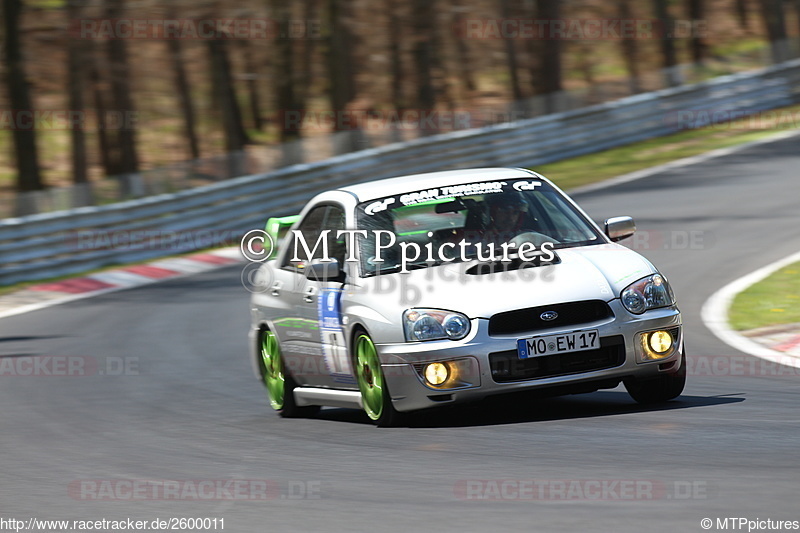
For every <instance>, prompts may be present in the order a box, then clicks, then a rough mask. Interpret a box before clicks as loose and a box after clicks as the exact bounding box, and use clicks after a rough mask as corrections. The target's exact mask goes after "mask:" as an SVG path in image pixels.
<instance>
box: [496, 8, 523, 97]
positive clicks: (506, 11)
mask: <svg viewBox="0 0 800 533" xmlns="http://www.w3.org/2000/svg"><path fill="white" fill-rule="evenodd" d="M508 2H509V0H500V17H501V18H502V19H503V20H509V19H510V18H511V8H510V6H509V5H508ZM502 39H503V44H504V45H505V49H506V60H507V61H508V73H509V76H510V81H511V98H512V99H513V101H514V102H519V101H520V100H522V87H521V86H520V83H519V63H518V61H517V47H516V44H515V43H514V39H512V38H511V37H510V36H508V35H506V36H503V37H502Z"/></svg>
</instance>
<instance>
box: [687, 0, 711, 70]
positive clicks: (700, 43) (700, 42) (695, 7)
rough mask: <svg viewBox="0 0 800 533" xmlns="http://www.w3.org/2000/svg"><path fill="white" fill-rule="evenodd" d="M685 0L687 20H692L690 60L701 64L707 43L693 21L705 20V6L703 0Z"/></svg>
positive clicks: (706, 50) (706, 49) (704, 57)
mask: <svg viewBox="0 0 800 533" xmlns="http://www.w3.org/2000/svg"><path fill="white" fill-rule="evenodd" d="M687 2H688V4H689V5H688V6H687V7H688V11H689V20H690V21H691V22H692V28H691V32H692V35H691V36H690V42H691V50H692V62H693V63H695V64H697V65H701V64H702V63H703V61H705V59H706V53H707V52H708V45H707V44H706V41H705V38H704V37H703V36H702V35H700V33H699V31H698V30H697V28H696V24H695V23H696V22H698V21H704V20H705V17H706V13H705V11H706V9H705V7H706V6H705V2H704V0H687Z"/></svg>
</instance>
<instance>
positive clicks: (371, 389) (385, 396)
mask: <svg viewBox="0 0 800 533" xmlns="http://www.w3.org/2000/svg"><path fill="white" fill-rule="evenodd" d="M354 347H355V357H354V364H355V374H356V381H358V389H359V390H360V391H361V404H362V405H363V406H364V411H365V412H366V413H367V416H368V417H369V418H370V420H372V421H373V422H375V424H376V425H378V426H379V427H391V426H395V425H397V424H398V423H399V421H400V413H398V412H397V410H396V409H395V408H394V406H393V405H392V398H391V397H390V396H389V389H388V387H387V385H386V377H385V376H384V375H383V370H382V369H381V362H380V358H379V357H378V350H377V349H376V348H375V344H374V343H373V342H372V339H371V338H370V337H369V335H367V334H366V332H364V331H360V332H358V333H357V334H356V336H355V342H354Z"/></svg>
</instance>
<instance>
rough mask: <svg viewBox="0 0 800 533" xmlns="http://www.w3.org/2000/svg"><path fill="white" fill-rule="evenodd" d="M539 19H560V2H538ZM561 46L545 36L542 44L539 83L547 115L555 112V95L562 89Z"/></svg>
mask: <svg viewBox="0 0 800 533" xmlns="http://www.w3.org/2000/svg"><path fill="white" fill-rule="evenodd" d="M538 12H539V17H540V18H542V19H544V20H546V21H555V20H559V19H560V18H561V0H539V2H538ZM551 24H552V23H551ZM562 49H563V46H562V43H561V41H560V40H559V39H556V38H552V37H551V36H549V35H548V36H547V37H546V38H545V40H544V41H543V43H542V70H541V76H539V81H540V83H541V85H540V87H541V92H542V94H544V95H546V110H547V112H548V113H553V112H555V111H557V110H558V109H557V103H556V98H557V95H556V93H558V92H560V91H561V90H562V89H563V85H562V81H561V80H562V77H561V52H562Z"/></svg>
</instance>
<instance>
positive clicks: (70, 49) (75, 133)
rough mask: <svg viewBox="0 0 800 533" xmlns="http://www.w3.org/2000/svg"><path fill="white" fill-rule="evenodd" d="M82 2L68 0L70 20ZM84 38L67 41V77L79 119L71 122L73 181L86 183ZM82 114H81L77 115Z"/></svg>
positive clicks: (72, 107)
mask: <svg viewBox="0 0 800 533" xmlns="http://www.w3.org/2000/svg"><path fill="white" fill-rule="evenodd" d="M81 11H82V9H81V3H80V2H79V1H78V0H67V16H68V17H69V19H70V20H79V19H80V18H81ZM84 44H85V43H84V41H83V40H82V39H75V38H71V39H68V41H67V64H68V68H69V74H68V77H67V84H68V90H67V92H68V94H69V109H70V112H72V113H76V116H78V117H79V120H78V121H76V122H73V123H72V124H70V139H71V145H72V146H71V152H72V181H73V182H74V183H76V184H78V183H86V182H87V181H88V180H89V178H88V169H87V161H86V133H85V132H84V130H83V128H84V126H85V120H83V116H85V111H84V102H83V86H84V79H85V74H84V68H83V65H84V62H85V61H86V59H87V57H86V47H85V46H84ZM77 114H80V115H77Z"/></svg>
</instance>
